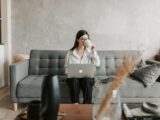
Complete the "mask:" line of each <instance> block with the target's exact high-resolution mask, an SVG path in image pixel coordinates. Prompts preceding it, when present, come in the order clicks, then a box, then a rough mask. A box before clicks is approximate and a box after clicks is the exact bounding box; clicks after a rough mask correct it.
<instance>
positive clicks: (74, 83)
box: [67, 78, 80, 103]
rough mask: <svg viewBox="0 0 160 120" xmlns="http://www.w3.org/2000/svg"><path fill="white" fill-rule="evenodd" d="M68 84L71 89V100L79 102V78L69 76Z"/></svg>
mask: <svg viewBox="0 0 160 120" xmlns="http://www.w3.org/2000/svg"><path fill="white" fill-rule="evenodd" d="M67 84H68V86H69V89H70V97H71V102H72V103H79V93H80V85H79V79H76V78H67Z"/></svg>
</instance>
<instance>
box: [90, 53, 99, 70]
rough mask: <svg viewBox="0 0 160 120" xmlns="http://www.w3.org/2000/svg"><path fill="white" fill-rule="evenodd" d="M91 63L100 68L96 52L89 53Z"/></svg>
mask: <svg viewBox="0 0 160 120" xmlns="http://www.w3.org/2000/svg"><path fill="white" fill-rule="evenodd" d="M91 62H92V63H93V64H94V65H95V66H97V67H98V66H100V59H99V55H98V53H97V51H92V52H91Z"/></svg>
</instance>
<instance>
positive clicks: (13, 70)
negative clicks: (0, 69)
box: [9, 60, 29, 102]
mask: <svg viewBox="0 0 160 120" xmlns="http://www.w3.org/2000/svg"><path fill="white" fill-rule="evenodd" d="M28 68H29V60H24V61H21V62H18V63H15V64H12V65H10V67H9V70H10V95H11V100H12V101H13V102H16V101H17V96H16V88H17V84H18V82H19V81H20V80H22V79H24V78H25V77H26V76H28Z"/></svg>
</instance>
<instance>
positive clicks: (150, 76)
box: [131, 64, 160, 87]
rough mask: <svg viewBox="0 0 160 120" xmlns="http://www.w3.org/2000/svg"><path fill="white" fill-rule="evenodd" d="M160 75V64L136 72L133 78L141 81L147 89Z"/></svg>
mask: <svg viewBox="0 0 160 120" xmlns="http://www.w3.org/2000/svg"><path fill="white" fill-rule="evenodd" d="M159 75H160V64H153V65H149V66H145V67H142V68H140V69H137V70H135V71H134V72H133V73H132V75H131V76H133V77H135V78H137V79H138V80H140V81H141V82H142V83H143V84H144V85H145V87H147V86H150V85H152V84H153V83H154V82H155V81H156V80H157V78H158V77H159Z"/></svg>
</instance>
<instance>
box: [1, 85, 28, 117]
mask: <svg viewBox="0 0 160 120" xmlns="http://www.w3.org/2000/svg"><path fill="white" fill-rule="evenodd" d="M24 108H25V105H19V108H18V111H17V112H14V111H13V108H12V103H11V101H10V95H9V88H8V87H3V88H0V120H14V119H15V118H16V116H17V115H18V114H19V113H20V112H21V111H22V110H23V109H24Z"/></svg>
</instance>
